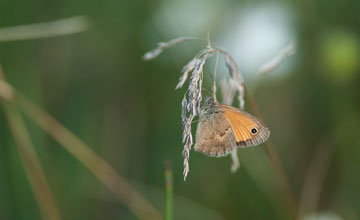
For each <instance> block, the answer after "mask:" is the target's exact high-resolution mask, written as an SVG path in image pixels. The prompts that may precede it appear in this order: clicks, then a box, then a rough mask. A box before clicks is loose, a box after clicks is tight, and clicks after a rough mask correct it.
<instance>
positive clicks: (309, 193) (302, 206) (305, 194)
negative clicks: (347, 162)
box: [298, 136, 334, 220]
mask: <svg viewBox="0 0 360 220" xmlns="http://www.w3.org/2000/svg"><path fill="white" fill-rule="evenodd" d="M330 143H331V141H329V136H325V137H324V138H323V140H322V141H321V143H320V144H319V145H318V147H317V148H316V151H315V153H314V156H313V159H312V161H311V163H310V165H309V168H308V172H307V175H306V178H305V181H304V185H303V188H302V191H301V194H300V200H299V209H298V219H299V220H300V219H303V217H304V216H306V215H308V214H312V213H316V211H317V210H316V209H317V206H318V203H319V199H320V194H321V189H322V186H323V182H324V179H325V176H326V173H327V171H328V169H329V166H330V162H331V159H332V157H333V153H334V149H333V148H332V146H331V144H330Z"/></svg>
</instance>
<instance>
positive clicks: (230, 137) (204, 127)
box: [194, 112, 236, 157]
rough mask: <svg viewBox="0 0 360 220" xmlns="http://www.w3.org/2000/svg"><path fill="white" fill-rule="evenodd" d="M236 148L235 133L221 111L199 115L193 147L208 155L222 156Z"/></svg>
mask: <svg viewBox="0 0 360 220" xmlns="http://www.w3.org/2000/svg"><path fill="white" fill-rule="evenodd" d="M235 148H236V140H235V134H234V131H233V130H232V127H231V125H230V123H229V122H228V120H227V119H226V118H225V116H224V114H223V113H222V112H217V113H213V114H210V115H206V116H203V117H200V119H199V123H198V127H197V130H196V144H195V147H194V149H195V150H196V151H198V152H201V153H203V154H205V155H207V156H210V157H222V156H226V155H228V154H230V153H231V152H232V151H233V150H234V149H235Z"/></svg>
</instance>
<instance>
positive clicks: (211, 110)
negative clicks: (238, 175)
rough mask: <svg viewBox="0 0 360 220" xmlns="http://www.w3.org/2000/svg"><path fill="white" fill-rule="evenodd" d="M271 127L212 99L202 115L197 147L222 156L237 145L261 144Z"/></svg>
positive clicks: (203, 108)
mask: <svg viewBox="0 0 360 220" xmlns="http://www.w3.org/2000/svg"><path fill="white" fill-rule="evenodd" d="M269 136H270V130H269V129H268V128H267V127H266V126H265V125H264V124H263V123H262V122H261V121H260V120H259V119H257V118H255V117H254V116H252V115H250V114H248V113H246V112H244V111H241V110H239V109H237V108H234V107H232V106H229V105H224V104H219V103H216V102H214V100H213V99H211V98H208V99H207V100H205V104H204V106H203V107H202V109H201V112H200V114H199V123H198V127H197V131H196V144H195V147H194V149H195V150H196V151H198V152H201V153H203V154H205V155H208V156H210V157H222V156H226V155H228V154H230V153H231V152H232V151H233V150H234V149H236V148H237V147H250V146H255V145H259V144H261V143H263V142H265V141H266V140H267V138H268V137H269Z"/></svg>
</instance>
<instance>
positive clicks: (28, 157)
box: [0, 67, 61, 220]
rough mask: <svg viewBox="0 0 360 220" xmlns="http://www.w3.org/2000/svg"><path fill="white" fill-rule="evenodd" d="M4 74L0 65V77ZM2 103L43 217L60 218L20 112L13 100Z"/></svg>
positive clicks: (58, 219) (57, 219)
mask: <svg viewBox="0 0 360 220" xmlns="http://www.w3.org/2000/svg"><path fill="white" fill-rule="evenodd" d="M2 75H3V74H2V71H1V67H0V79H1V78H2ZM3 79H4V78H3ZM1 103H2V107H3V109H4V112H5V117H6V119H7V121H8V124H9V129H10V132H11V134H12V136H13V138H14V141H15V145H16V147H17V150H18V152H19V155H20V160H21V163H22V165H23V167H24V170H25V173H26V176H27V178H28V180H29V182H30V186H31V189H32V191H33V193H34V195H35V199H36V202H37V204H38V207H39V210H40V213H41V215H42V218H43V219H52V220H60V219H61V216H60V212H59V210H58V208H57V205H56V203H55V199H54V196H53V194H52V191H51V188H50V186H49V183H48V181H47V179H46V176H45V173H44V171H43V168H42V166H41V163H40V161H39V159H38V157H37V154H36V151H35V148H34V146H33V144H32V141H31V138H30V135H29V133H28V130H27V129H26V126H25V123H24V121H23V118H22V116H21V114H20V112H19V111H18V109H17V108H16V107H15V106H14V104H13V103H11V102H6V101H2V102H1Z"/></svg>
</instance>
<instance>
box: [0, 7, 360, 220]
mask: <svg viewBox="0 0 360 220" xmlns="http://www.w3.org/2000/svg"><path fill="white" fill-rule="evenodd" d="M359 12H360V1H358V0H347V1H340V0H329V1H324V0H315V1H309V0H305V1H285V0H283V1H260V0H256V1H235V0H225V1H220V0H199V1H190V0H183V1H176V0H162V1H161V0H157V1H145V0H133V1H130V0H118V1H114V0H104V1H94V0H87V1H84V0H75V1H74V0H72V1H70V0H64V1H42V0H32V1H21V0H13V1H10V0H2V1H1V2H0V33H1V28H5V27H11V26H16V25H23V24H31V23H39V22H46V21H54V20H57V19H63V18H68V17H72V16H77V15H84V16H86V18H87V19H88V21H89V23H90V27H89V29H88V30H86V31H84V32H81V33H78V34H73V35H68V36H59V37H52V38H44V39H35V40H26V41H25V40H24V41H2V42H0V63H1V65H2V68H3V70H4V72H5V74H6V77H7V81H8V82H9V84H11V85H12V86H13V87H14V88H16V89H17V90H18V91H20V92H22V93H23V94H24V95H25V96H26V97H28V98H29V99H30V100H32V101H34V102H35V103H37V104H38V105H40V106H41V107H42V108H43V109H44V110H45V111H47V112H48V113H50V114H51V115H52V116H54V117H55V118H56V119H57V120H58V121H59V122H61V123H62V124H63V125H64V126H65V127H67V128H68V129H70V130H71V131H72V132H73V133H74V134H75V135H77V136H78V137H80V138H81V139H82V140H83V141H84V142H85V143H87V144H88V145H89V146H90V147H91V148H92V149H93V150H94V151H95V152H97V153H98V154H99V155H100V156H101V157H102V158H104V159H105V160H106V161H107V162H108V163H110V164H111V165H112V166H113V167H114V168H115V169H116V170H117V171H118V172H119V174H120V175H122V176H123V177H124V178H126V179H127V180H128V181H129V182H130V184H131V185H132V186H133V187H135V188H136V189H137V190H138V191H139V192H140V193H141V194H142V195H143V196H144V197H145V198H146V199H148V200H149V201H150V202H151V203H152V204H153V206H154V207H155V208H157V209H158V210H160V212H161V213H162V214H164V213H165V179H164V178H165V177H164V170H165V166H164V161H165V160H168V161H170V163H171V165H172V171H173V187H174V188H173V201H174V207H173V217H174V219H292V218H293V217H294V216H300V217H299V218H302V219H316V218H319V217H322V219H359V218H360V174H359V167H360V137H359V125H360V86H359V85H360V62H359V61H360V28H359V27H360V13H359ZM207 33H210V36H211V39H212V41H213V42H215V43H216V45H217V46H219V47H222V48H225V49H227V50H228V51H229V52H230V53H231V54H232V55H233V56H234V58H235V59H236V61H237V62H238V65H239V69H240V71H241V72H242V73H243V75H244V78H245V83H246V85H247V87H248V88H249V91H250V93H251V94H252V95H253V96H254V97H255V100H256V102H257V105H258V106H259V108H260V111H261V113H262V116H263V118H264V120H265V122H266V124H267V125H268V126H269V128H270V129H271V132H272V133H271V139H272V141H273V144H274V146H275V149H276V151H277V152H278V154H279V157H280V160H281V162H282V166H283V168H284V170H285V173H286V176H287V178H288V180H289V184H290V186H291V188H292V189H293V191H294V193H295V195H296V198H297V199H298V200H301V199H300V198H302V199H303V200H302V201H303V203H305V206H306V204H308V202H314V200H315V206H313V208H311V209H308V210H307V209H306V207H301V208H302V209H305V214H304V215H298V214H297V213H291V211H289V208H288V206H287V205H286V204H285V203H284V200H283V196H282V194H281V190H279V187H278V185H277V181H276V176H275V175H274V170H273V169H272V167H271V166H270V163H269V159H268V158H267V156H266V154H265V151H264V146H263V145H260V146H257V147H254V148H249V149H241V150H239V152H238V155H239V157H240V162H241V165H242V166H241V168H240V170H239V171H238V172H237V173H235V174H232V173H231V172H230V165H231V158H230V157H225V158H219V159H214V158H207V157H206V156H204V155H201V154H199V153H197V152H194V151H192V152H191V154H190V173H189V176H188V179H187V181H186V182H184V181H183V176H182V169H183V168H182V163H183V161H182V155H181V152H182V148H183V146H182V144H181V135H182V130H181V118H180V113H181V99H182V97H183V95H184V93H185V91H186V88H182V89H180V90H177V91H175V90H174V87H175V86H176V84H177V81H178V78H179V76H180V71H181V69H182V67H183V66H184V65H185V64H186V63H187V62H188V61H189V60H190V59H191V58H192V57H193V56H194V55H196V53H197V52H198V51H199V50H200V49H202V48H204V47H205V46H206V44H205V43H204V42H201V41H200V42H199V41H194V42H187V43H184V44H182V45H178V46H176V47H174V48H171V49H169V50H167V51H165V52H164V54H162V55H160V56H159V57H158V58H157V59H155V60H152V61H149V62H144V61H143V60H142V59H141V58H142V56H143V54H144V53H145V52H147V51H149V50H151V49H153V48H154V47H156V45H157V42H160V41H168V40H170V39H173V38H176V37H179V36H195V37H199V38H203V39H206V36H207ZM0 35H1V34H0ZM0 37H1V36H0ZM291 42H295V43H296V45H297V51H296V53H295V54H294V55H293V56H291V57H288V58H286V59H285V60H284V61H283V63H282V64H281V65H280V66H279V68H277V69H276V70H275V71H273V72H270V73H268V74H266V75H259V74H258V72H257V70H258V68H259V67H260V66H261V65H262V64H264V63H266V62H267V61H269V60H271V59H272V58H273V57H274V56H275V55H276V54H277V53H278V52H279V51H281V49H283V48H284V47H286V46H287V45H288V44H289V43H291ZM222 60H223V59H222V58H221V57H220V61H219V65H218V70H217V71H218V77H217V80H218V81H219V80H220V79H222V78H226V77H227V72H226V69H225V68H224V67H223V64H224V63H223V61H222ZM213 64H214V58H212V59H211V60H209V62H208V64H207V66H206V68H205V84H204V87H205V88H206V89H208V90H210V89H211V77H209V74H208V73H212V72H213V70H214V65H213ZM186 86H187V84H186V85H185V87H186ZM205 93H206V92H205ZM219 96H220V92H219ZM2 102H4V101H2ZM245 105H246V103H245ZM246 109H248V107H247V105H246ZM24 119H25V122H26V126H27V129H28V130H29V132H30V135H31V139H32V141H33V143H34V145H35V148H36V152H37V154H38V157H39V159H40V162H41V164H42V167H43V169H44V171H45V173H46V177H47V179H48V182H49V185H50V187H51V190H52V192H53V194H54V197H55V201H56V204H57V206H58V208H59V210H60V213H61V216H62V217H63V219H137V217H136V216H135V215H134V214H133V213H132V211H130V209H129V208H128V207H127V206H126V205H124V203H122V202H120V201H119V200H118V199H117V197H115V196H114V195H113V194H112V193H111V192H110V191H109V190H108V188H106V187H105V186H104V185H103V184H102V183H101V182H99V181H98V179H96V178H95V177H94V175H93V173H92V172H90V171H89V170H87V169H86V168H84V166H82V164H81V163H80V162H79V161H78V160H77V159H75V158H74V157H73V156H72V155H71V154H69V153H68V152H67V151H66V150H64V148H62V147H61V146H60V145H59V144H58V143H57V142H55V141H54V140H53V139H52V138H51V137H49V135H48V134H47V133H45V132H44V131H43V130H41V129H40V128H39V127H38V126H36V125H35V124H34V123H33V122H32V121H31V120H29V118H27V117H24ZM193 129H195V126H193ZM305 182H308V184H304V183H305ZM304 185H307V190H308V192H310V193H308V194H306V193H304V191H306V190H304V188H306V187H304ZM304 194H306V195H308V196H304ZM309 195H310V196H309ZM304 197H305V199H304ZM300 204H301V202H300ZM0 219H27V220H28V219H41V214H40V211H39V208H38V206H37V203H36V200H35V198H34V192H33V191H32V189H31V187H30V184H29V181H28V179H27V177H26V174H25V172H24V167H23V165H22V163H21V160H20V157H19V153H18V151H17V149H16V145H15V143H14V140H13V137H12V135H11V133H10V130H9V126H8V122H7V119H6V115H5V114H4V111H2V110H1V111H0Z"/></svg>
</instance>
